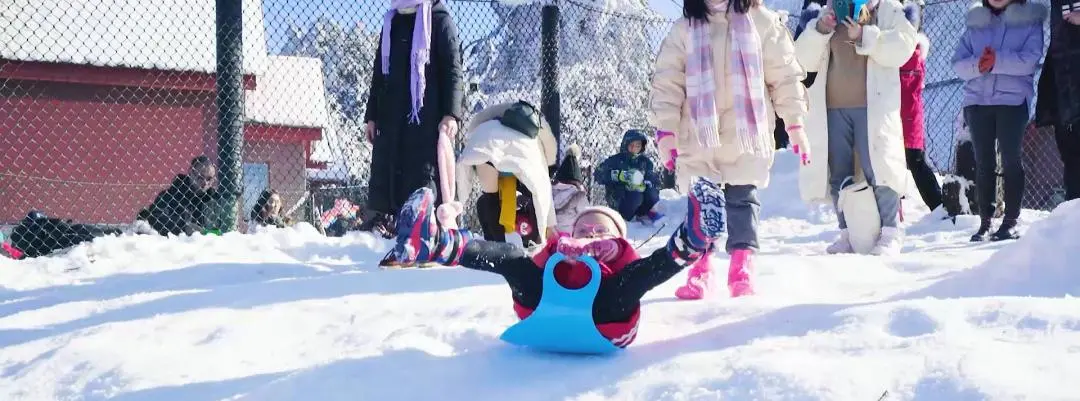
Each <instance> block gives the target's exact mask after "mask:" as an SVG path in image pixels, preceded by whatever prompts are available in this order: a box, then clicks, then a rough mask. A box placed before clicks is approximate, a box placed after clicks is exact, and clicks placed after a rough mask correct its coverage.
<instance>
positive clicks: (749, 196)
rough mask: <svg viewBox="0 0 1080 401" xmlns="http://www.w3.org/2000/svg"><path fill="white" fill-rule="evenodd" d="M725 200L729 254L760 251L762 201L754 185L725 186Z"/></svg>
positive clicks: (727, 248) (726, 246)
mask: <svg viewBox="0 0 1080 401" xmlns="http://www.w3.org/2000/svg"><path fill="white" fill-rule="evenodd" d="M724 198H725V200H726V206H725V207H724V211H725V212H727V213H726V214H727V232H728V236H727V245H725V247H724V248H725V249H726V250H727V252H728V253H731V252H732V251H734V250H736V249H750V250H752V251H754V252H757V250H758V217H759V215H760V214H761V201H760V200H758V196H757V187H756V186H754V185H725V186H724Z"/></svg>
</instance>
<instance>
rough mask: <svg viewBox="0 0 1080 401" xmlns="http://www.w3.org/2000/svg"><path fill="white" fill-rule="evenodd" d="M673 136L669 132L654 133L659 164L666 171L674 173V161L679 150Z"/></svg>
mask: <svg viewBox="0 0 1080 401" xmlns="http://www.w3.org/2000/svg"><path fill="white" fill-rule="evenodd" d="M677 148H678V143H677V140H676V139H675V134H674V133H672V132H669V131H656V149H657V151H658V153H659V156H660V164H662V165H664V168H666V169H668V171H675V159H677V158H678V157H679V150H678V149H677Z"/></svg>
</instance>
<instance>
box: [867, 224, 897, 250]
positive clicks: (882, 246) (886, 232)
mask: <svg viewBox="0 0 1080 401" xmlns="http://www.w3.org/2000/svg"><path fill="white" fill-rule="evenodd" d="M903 237H904V233H903V232H902V231H900V229H899V228H896V227H881V236H879V237H878V241H877V245H874V249H871V250H870V253H871V254H873V255H882V256H896V255H899V254H900V248H902V247H903V246H904V238H903Z"/></svg>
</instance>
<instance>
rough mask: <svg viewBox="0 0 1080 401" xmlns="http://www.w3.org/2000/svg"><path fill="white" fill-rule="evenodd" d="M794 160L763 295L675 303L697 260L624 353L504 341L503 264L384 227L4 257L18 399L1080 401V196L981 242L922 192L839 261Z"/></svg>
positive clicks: (766, 259) (0, 377) (775, 218)
mask: <svg viewBox="0 0 1080 401" xmlns="http://www.w3.org/2000/svg"><path fill="white" fill-rule="evenodd" d="M797 169H798V166H797V164H796V163H795V162H794V157H793V156H791V155H790V153H787V152H780V153H779V154H777V163H776V165H775V166H774V168H773V172H772V173H773V182H772V184H771V185H770V186H769V188H767V189H765V190H763V191H761V194H760V197H761V200H762V212H761V216H762V219H761V225H760V227H759V236H760V243H761V244H760V245H761V250H760V252H759V253H758V254H757V256H756V259H755V262H754V265H753V271H754V274H755V280H756V282H755V285H756V290H757V291H758V295H757V296H754V297H747V298H740V299H728V298H727V297H726V296H725V295H724V294H723V284H722V281H721V282H719V283H718V284H719V290H720V291H721V292H720V293H719V294H718V295H716V296H715V297H713V298H711V299H708V300H704V301H699V302H682V301H678V300H676V299H675V298H674V296H673V294H674V291H675V289H676V288H677V287H678V286H680V285H682V284H683V283H685V281H686V275H685V274H678V275H676V276H675V277H673V278H672V279H671V280H669V281H668V282H666V283H664V284H662V285H660V286H659V287H657V288H655V289H654V290H653V291H651V292H649V293H648V294H646V295H645V297H644V299H643V300H642V312H641V317H640V319H641V320H640V327H639V330H638V338H637V341H636V342H635V343H634V344H632V345H631V346H630V347H629V348H628V349H626V350H625V351H624V352H622V353H620V354H618V355H615V356H613V357H610V358H607V357H585V358H581V357H563V356H555V355H547V354H538V353H533V352H527V351H523V350H519V349H516V348H513V347H511V346H509V345H507V344H504V343H503V342H501V341H499V339H498V338H499V335H500V334H501V333H502V332H503V330H505V329H506V328H507V327H509V326H510V325H511V324H513V323H514V322H515V321H516V316H515V315H514V312H513V311H512V308H511V301H510V300H511V298H510V294H509V291H508V289H507V287H506V284H505V283H504V281H503V279H502V278H501V277H499V276H497V275H494V274H490V273H485V272H480V271H475V270H467V269H463V268H460V267H456V268H455V267H439V268H431V269H419V270H390V271H381V270H379V269H378V268H377V267H376V265H377V263H378V261H379V259H380V258H381V257H382V255H383V254H384V253H385V252H386V251H387V250H388V248H389V245H390V244H389V241H386V240H382V239H378V238H375V237H372V236H370V235H367V234H351V235H349V236H346V237H343V238H325V237H322V236H320V235H319V234H318V233H317V232H316V231H315V230H314V229H313V228H312V227H310V226H307V225H302V226H298V227H295V228H289V229H268V230H266V231H263V232H260V233H258V234H254V235H241V234H232V233H230V234H226V235H223V236H195V237H192V238H183V239H177V238H173V239H167V238H158V237H131V236H128V237H111V238H101V239H98V240H95V241H93V242H91V243H88V244H83V245H80V246H78V247H76V248H75V249H73V250H72V251H70V252H69V253H67V254H66V255H59V256H55V257H50V258H40V259H34V260H27V261H17V262H16V261H11V260H6V259H0V400H20V401H37V400H42V401H45V400H58V399H63V400H78V401H82V400H104V399H110V400H122V401H137V400H154V401H180V400H183V401H192V400H234V401H241V400H242V401H256V400H257V401H267V400H282V401H286V400H290V401H292V400H319V401H335V400H342V401H345V400H356V399H364V400H367V399H370V400H439V399H462V400H466V399H467V400H507V399H512V400H516V401H532V400H589V401H595V400H649V401H652V400H686V399H700V400H720V399H725V400H727V399H731V400H778V401H782V400H829V401H833V400H836V401H848V400H851V401H866V400H883V401H884V400H888V401H906V400H919V401H957V400H960V401H964V400H972V401H974V400H980V401H981V400H1015V399H1033V400H1049V401H1056V400H1062V401H1064V400H1076V392H1075V390H1074V385H1073V383H1074V382H1075V378H1076V377H1077V375H1080V358H1077V357H1076V352H1077V350H1080V299H1077V298H1072V297H1063V296H1062V295H1063V294H1069V293H1075V291H1072V290H1071V288H1072V289H1074V288H1075V287H1076V284H1077V281H1078V280H1077V278H1078V277H1077V276H1078V274H1077V273H1076V269H1075V268H1074V269H1068V267H1069V266H1067V262H1066V261H1065V257H1066V255H1072V254H1075V253H1076V251H1078V249H1077V247H1078V246H1080V241H1078V240H1077V232H1080V230H1078V229H1075V228H1074V227H1078V224H1080V221H1078V219H1080V201H1074V202H1072V203H1068V204H1064V205H1063V206H1061V207H1060V208H1059V209H1058V210H1057V211H1055V212H1054V213H1053V214H1052V215H1050V216H1049V217H1047V215H1048V214H1047V213H1040V212H1033V211H1028V210H1025V211H1024V214H1023V215H1022V219H1021V224H1022V226H1023V227H1022V228H1024V229H1025V231H1024V238H1023V239H1021V240H1020V241H1015V242H1005V243H988V244H971V243H969V242H967V239H968V236H969V235H970V233H971V230H973V229H974V227H973V224H975V222H974V221H972V219H959V220H958V221H957V222H956V223H955V224H954V223H953V222H951V221H949V220H941V219H940V216H935V215H934V214H933V213H930V212H929V211H928V210H926V209H925V207H924V206H921V205H918V204H916V203H915V202H912V201H911V200H910V199H909V200H905V205H906V206H907V207H906V210H908V211H909V213H908V214H907V217H908V219H907V223H905V225H906V228H907V237H906V242H905V244H906V246H905V248H904V253H903V254H901V255H899V256H895V257H873V256H866V255H825V254H824V248H825V246H826V244H827V243H828V242H829V241H831V239H832V237H833V236H835V234H836V228H835V221H831V220H830V217H829V215H828V214H827V213H823V212H821V211H820V210H818V209H817V208H810V207H807V206H805V205H802V204H801V202H799V201H798V199H799V197H798V191H797V186H796V185H793V183H794V182H795V181H794V180H797V171H798V170H797ZM662 197H663V199H664V200H663V202H662V206H661V208H662V211H663V212H665V213H667V217H665V218H664V219H663V220H662V221H661V222H660V224H658V225H656V226H644V225H641V224H639V223H636V222H635V223H631V224H630V225H629V229H630V238H631V240H632V241H633V242H634V243H635V246H637V247H639V250H638V251H639V253H641V254H643V255H647V254H651V253H652V252H653V251H655V250H656V249H658V248H659V247H661V246H663V244H664V243H665V242H666V241H667V239H668V236H669V235H670V234H671V233H672V232H673V231H674V229H675V228H676V227H677V226H678V224H679V223H680V222H681V221H682V218H683V215H684V214H685V208H686V198H685V197H682V196H679V195H678V194H677V193H675V192H674V191H665V192H664V193H662ZM1029 224H1030V225H1031V226H1030V229H1027V228H1028V225H1029ZM712 258H713V260H712V262H713V265H714V268H715V269H718V272H723V268H724V267H725V266H726V265H727V264H728V257H727V255H726V254H725V253H724V252H718V253H717V254H715V255H714V256H712ZM718 275H719V276H721V277H722V274H718ZM1005 295H1029V296H1027V297H1014V296H1005ZM928 297H931V298H928ZM933 297H936V298H933Z"/></svg>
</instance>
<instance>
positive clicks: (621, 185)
mask: <svg viewBox="0 0 1080 401" xmlns="http://www.w3.org/2000/svg"><path fill="white" fill-rule="evenodd" d="M648 143H649V139H648V137H646V136H645V134H644V133H642V132H641V131H638V130H629V131H626V133H625V134H623V139H622V143H621V144H619V153H617V154H615V155H613V156H611V157H608V158H607V159H604V161H603V162H601V163H600V166H599V167H597V168H596V172H595V173H593V178H595V179H596V181H599V182H600V183H601V184H604V192H605V193H606V194H607V202H608V205H609V206H611V207H612V208H613V209H615V210H618V211H619V215H621V216H622V218H623V219H625V220H627V221H630V220H634V219H639V220H642V221H644V222H646V223H651V222H653V221H655V220H657V219H658V218H659V217H660V216H659V214H657V213H656V212H654V211H653V210H652V209H653V206H656V203H657V202H659V201H660V179H659V178H658V177H657V175H656V168H655V167H654V166H653V162H652V160H649V158H648V157H645V156H644V155H642V153H643V152H645V146H646V145H648Z"/></svg>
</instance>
